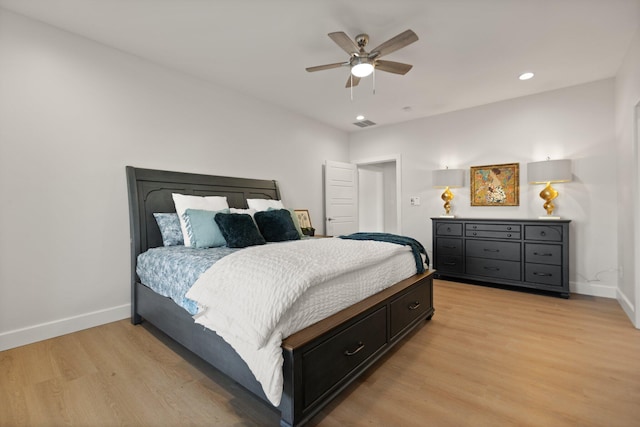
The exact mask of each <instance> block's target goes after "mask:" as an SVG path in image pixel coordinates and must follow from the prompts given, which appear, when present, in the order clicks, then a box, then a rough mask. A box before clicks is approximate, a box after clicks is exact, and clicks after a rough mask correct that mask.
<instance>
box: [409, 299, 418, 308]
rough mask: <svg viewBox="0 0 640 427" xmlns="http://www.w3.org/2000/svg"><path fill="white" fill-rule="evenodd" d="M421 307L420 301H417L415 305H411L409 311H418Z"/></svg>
mask: <svg viewBox="0 0 640 427" xmlns="http://www.w3.org/2000/svg"><path fill="white" fill-rule="evenodd" d="M418 307H420V301H416V302H414V303H413V304H411V305H409V310H417V309H418Z"/></svg>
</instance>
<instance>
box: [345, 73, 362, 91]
mask: <svg viewBox="0 0 640 427" xmlns="http://www.w3.org/2000/svg"><path fill="white" fill-rule="evenodd" d="M358 83H360V77H356V76H354V75H352V74H349V78H348V79H347V84H346V85H344V87H346V88H347V89H348V88H350V87H352V85H353V86H358Z"/></svg>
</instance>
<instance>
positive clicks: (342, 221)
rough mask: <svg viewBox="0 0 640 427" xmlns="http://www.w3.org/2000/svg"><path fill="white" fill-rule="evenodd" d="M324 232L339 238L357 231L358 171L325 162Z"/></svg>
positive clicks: (348, 164) (343, 165)
mask: <svg viewBox="0 0 640 427" xmlns="http://www.w3.org/2000/svg"><path fill="white" fill-rule="evenodd" d="M324 188H325V199H324V200H325V202H324V203H325V215H326V217H325V230H326V231H325V232H326V234H327V235H329V236H340V235H342V234H351V233H355V232H357V231H358V169H357V167H356V165H353V164H351V163H342V162H335V161H332V160H327V161H326V163H325V168H324Z"/></svg>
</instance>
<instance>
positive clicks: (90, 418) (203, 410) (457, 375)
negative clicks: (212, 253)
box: [0, 280, 640, 427]
mask: <svg viewBox="0 0 640 427" xmlns="http://www.w3.org/2000/svg"><path fill="white" fill-rule="evenodd" d="M434 293H435V307H436V314H435V315H434V317H433V319H432V320H431V321H430V322H427V323H425V324H424V326H423V327H421V328H419V329H418V330H417V331H416V332H415V333H413V334H412V335H411V336H410V337H408V339H407V340H406V341H405V342H404V343H403V344H401V345H400V346H398V347H397V348H396V349H395V350H393V351H391V353H390V354H389V355H387V356H386V357H384V358H383V359H382V360H381V361H380V362H378V363H377V364H376V365H375V366H374V369H371V370H370V371H368V373H367V374H366V375H365V376H364V377H363V378H361V379H360V380H359V381H357V382H356V383H354V384H353V385H352V386H350V387H349V388H348V389H347V390H345V392H344V393H343V394H342V395H341V396H340V397H339V398H338V399H336V400H335V401H333V402H332V403H331V404H330V405H329V406H328V407H326V408H325V409H324V410H323V411H322V412H321V413H319V414H318V415H317V416H316V417H315V418H314V419H313V420H312V421H311V423H310V425H311V426H360V425H366V426H553V427H556V426H624V427H632V426H640V331H639V330H637V329H635V328H633V326H632V325H631V323H630V322H629V320H628V319H627V318H626V316H625V315H624V313H623V312H622V309H621V308H620V307H619V305H618V303H617V302H616V301H614V300H609V299H603V298H595V297H587V296H580V295H572V297H571V299H569V300H563V299H559V298H555V297H549V296H541V295H534V294H529V293H523V292H516V291H509V290H502V289H493V288H488V287H480V286H473V285H466V284H459V283H454V282H446V281H440V280H436V282H435V291H434ZM278 421H279V416H278V414H277V413H276V412H275V411H274V410H272V409H270V408H269V407H268V406H267V405H265V404H263V403H262V402H261V401H259V400H257V399H255V398H254V397H252V396H251V395H250V394H249V393H247V392H246V391H244V390H243V389H242V388H241V387H239V386H237V385H235V384H234V383H233V382H232V381H230V380H228V379H227V378H225V377H224V376H223V375H221V374H219V373H218V372H217V371H215V370H214V369H212V368H209V367H207V366H206V365H205V364H204V363H203V362H202V361H200V360H199V359H197V358H195V357H194V356H192V355H190V354H188V353H186V352H185V351H184V350H183V349H181V348H180V347H178V346H176V345H175V344H173V343H172V342H171V341H169V340H167V339H166V338H164V337H163V336H162V335H161V334H159V333H158V332H157V331H155V330H154V329H153V328H150V327H143V326H132V325H131V324H130V323H129V322H128V321H127V320H123V321H120V322H115V323H111V324H108V325H103V326H100V327H97V328H93V329H88V330H85V331H81V332H77V333H74V334H70V335H66V336H63V337H59V338H55V339H51V340H47V341H43V342H39V343H35V344H32V345H28V346H24V347H20V348H16V349H12V350H8V351H4V352H1V353H0V426H2V427H5V426H12V427H13V426H65V425H72V426H115V425H128V426H187V425H189V426H262V425H265V426H267V425H274V426H275V425H278Z"/></svg>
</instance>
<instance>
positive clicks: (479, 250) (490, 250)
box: [466, 240, 520, 261]
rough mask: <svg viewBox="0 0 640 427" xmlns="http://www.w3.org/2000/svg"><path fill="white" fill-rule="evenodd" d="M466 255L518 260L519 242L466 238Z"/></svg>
mask: <svg viewBox="0 0 640 427" xmlns="http://www.w3.org/2000/svg"><path fill="white" fill-rule="evenodd" d="M466 245H467V246H466V248H467V256H468V257H478V258H491V259H499V260H506V261H520V242H498V241H494V240H467V241H466Z"/></svg>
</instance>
